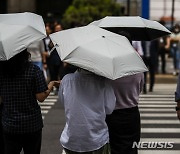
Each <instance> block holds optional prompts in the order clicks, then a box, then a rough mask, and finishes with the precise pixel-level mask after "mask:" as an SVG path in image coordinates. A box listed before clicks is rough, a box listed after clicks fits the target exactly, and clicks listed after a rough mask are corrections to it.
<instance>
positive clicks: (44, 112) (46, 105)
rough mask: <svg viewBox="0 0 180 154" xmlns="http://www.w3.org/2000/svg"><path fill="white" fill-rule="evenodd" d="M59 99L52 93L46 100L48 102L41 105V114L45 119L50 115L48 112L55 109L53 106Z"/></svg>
mask: <svg viewBox="0 0 180 154" xmlns="http://www.w3.org/2000/svg"><path fill="white" fill-rule="evenodd" d="M57 99H58V96H57V95H54V93H53V92H51V93H50V95H49V96H48V98H46V100H45V101H44V102H43V103H39V105H40V107H41V113H42V118H43V119H44V118H45V116H46V115H47V114H48V112H49V111H50V109H51V108H52V107H53V105H55V103H56V102H57Z"/></svg>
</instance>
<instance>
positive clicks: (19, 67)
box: [0, 49, 30, 77]
mask: <svg viewBox="0 0 180 154" xmlns="http://www.w3.org/2000/svg"><path fill="white" fill-rule="evenodd" d="M29 58H30V53H29V52H28V51H27V49H25V50H24V51H22V52H20V53H19V54H17V55H15V56H14V57H12V58H10V59H9V60H6V61H0V75H3V76H11V77H14V76H15V75H17V74H21V73H23V72H24V71H25V69H26V68H27V67H28V66H29V63H30V62H29Z"/></svg>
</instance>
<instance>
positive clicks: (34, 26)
mask: <svg viewBox="0 0 180 154" xmlns="http://www.w3.org/2000/svg"><path fill="white" fill-rule="evenodd" d="M45 37H46V30H45V26H44V21H43V19H42V17H41V16H39V15H36V14H34V13H28V12H26V13H15V14H0V60H1V61H3V60H8V59H10V58H11V57H13V56H14V55H16V54H18V53H19V52H21V51H23V50H24V49H26V48H27V47H28V46H29V45H30V44H31V43H32V42H34V41H38V40H41V39H43V38H45Z"/></svg>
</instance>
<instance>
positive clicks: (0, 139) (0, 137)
mask: <svg viewBox="0 0 180 154" xmlns="http://www.w3.org/2000/svg"><path fill="white" fill-rule="evenodd" d="M0 112H1V111H0ZM0 154H4V142H3V130H2V123H1V113H0Z"/></svg>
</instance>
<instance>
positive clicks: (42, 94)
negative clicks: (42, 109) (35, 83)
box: [36, 81, 60, 102]
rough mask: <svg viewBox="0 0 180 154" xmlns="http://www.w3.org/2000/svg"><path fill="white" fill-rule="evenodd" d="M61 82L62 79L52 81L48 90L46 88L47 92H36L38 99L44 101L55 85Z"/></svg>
mask: <svg viewBox="0 0 180 154" xmlns="http://www.w3.org/2000/svg"><path fill="white" fill-rule="evenodd" d="M59 84H60V81H51V82H50V83H49V84H48V90H46V91H45V92H41V93H37V94H36V99H37V100H38V101H39V102H43V101H44V100H45V99H46V98H47V97H48V96H49V94H50V92H51V91H52V89H53V87H54V86H59Z"/></svg>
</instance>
